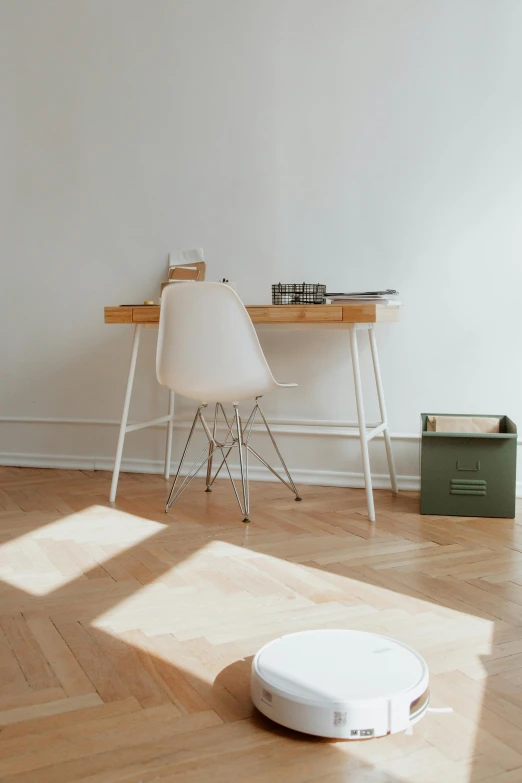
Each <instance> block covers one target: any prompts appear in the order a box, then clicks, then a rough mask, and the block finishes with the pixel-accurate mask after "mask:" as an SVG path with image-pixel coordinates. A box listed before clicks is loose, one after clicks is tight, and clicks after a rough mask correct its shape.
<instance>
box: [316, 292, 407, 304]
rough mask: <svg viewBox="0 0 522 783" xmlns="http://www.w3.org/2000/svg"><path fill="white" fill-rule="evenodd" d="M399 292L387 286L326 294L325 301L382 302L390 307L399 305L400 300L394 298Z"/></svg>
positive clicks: (336, 302) (346, 302)
mask: <svg viewBox="0 0 522 783" xmlns="http://www.w3.org/2000/svg"><path fill="white" fill-rule="evenodd" d="M398 293H399V292H398V291H395V289H393V288H387V289H386V290H385V291H363V292H358V293H347V294H342V293H341V294H339V293H335V294H326V298H327V301H329V302H331V303H335V304H342V303H344V304H350V303H353V304H382V305H387V306H392V307H399V306H400V304H401V303H400V302H399V301H398V300H397V299H395V297H396V296H397V294H398Z"/></svg>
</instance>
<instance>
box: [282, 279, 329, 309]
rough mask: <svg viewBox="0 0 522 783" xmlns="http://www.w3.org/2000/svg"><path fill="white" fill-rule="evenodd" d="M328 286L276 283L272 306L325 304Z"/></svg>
mask: <svg viewBox="0 0 522 783" xmlns="http://www.w3.org/2000/svg"><path fill="white" fill-rule="evenodd" d="M325 302H326V286H325V285H319V283H276V284H275V285H273V286H272V304H275V305H285V304H325Z"/></svg>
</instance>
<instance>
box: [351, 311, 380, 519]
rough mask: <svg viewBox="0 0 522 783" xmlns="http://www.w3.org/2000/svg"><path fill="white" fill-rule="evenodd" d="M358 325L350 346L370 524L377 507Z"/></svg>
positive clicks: (353, 325) (354, 326)
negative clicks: (365, 412) (365, 408)
mask: <svg viewBox="0 0 522 783" xmlns="http://www.w3.org/2000/svg"><path fill="white" fill-rule="evenodd" d="M356 329H357V324H352V325H351V326H350V346H351V349H352V367H353V380H354V385H355V401H356V403H357V418H358V421H359V439H360V441H361V454H362V463H363V472H364V485H365V487H366V503H367V505H368V516H369V518H370V522H375V506H374V504H373V492H372V474H371V471H370V454H369V451H368V435H367V432H366V419H365V416H364V401H363V393H362V385H361V367H360V364H359V349H358V347H357V331H356Z"/></svg>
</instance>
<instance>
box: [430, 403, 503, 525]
mask: <svg viewBox="0 0 522 783" xmlns="http://www.w3.org/2000/svg"><path fill="white" fill-rule="evenodd" d="M441 415H443V416H447V415H452V414H440V413H423V414H422V447H421V505H420V512H421V514H436V515H442V516H459V517H504V518H506V517H508V518H513V517H514V516H515V486H516V465H517V428H516V425H515V424H514V423H513V422H512V421H511V419H508V417H507V416H493V417H491V418H496V419H499V430H500V431H499V432H498V433H494V434H485V433H469V434H468V433H461V432H428V416H441ZM454 415H459V416H461V415H462V414H454ZM470 415H471V414H470ZM475 415H476V414H475Z"/></svg>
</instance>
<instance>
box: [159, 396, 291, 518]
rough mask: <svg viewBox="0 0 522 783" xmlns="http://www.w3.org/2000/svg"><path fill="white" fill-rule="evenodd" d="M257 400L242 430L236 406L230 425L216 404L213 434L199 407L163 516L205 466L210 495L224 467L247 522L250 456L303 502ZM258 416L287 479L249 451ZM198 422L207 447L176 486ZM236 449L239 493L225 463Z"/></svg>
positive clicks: (223, 411)
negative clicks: (222, 429) (221, 422)
mask: <svg viewBox="0 0 522 783" xmlns="http://www.w3.org/2000/svg"><path fill="white" fill-rule="evenodd" d="M259 399H260V398H259V397H256V401H255V405H254V408H253V410H252V413H251V414H250V416H249V417H248V420H247V422H246V424H245V425H244V426H243V423H242V421H241V417H240V415H239V409H238V406H237V405H234V416H233V418H232V420H231V421H229V419H228V417H227V414H226V412H225V409H224V408H223V405H222V404H221V403H220V402H218V403H216V406H215V409H214V420H213V423H212V430H211V429H210V427H209V425H208V424H207V422H206V420H205V417H204V416H203V413H202V411H203V410H204V409H205V408H206V407H207V405H206V404H203V405H200V406H199V408H198V409H197V411H196V415H195V416H194V421H193V422H192V426H191V428H190V432H189V436H188V438H187V442H186V444H185V448H184V449H183V454H182V455H181V460H180V462H179V465H178V469H177V471H176V475H175V477H174V481H173V483H172V488H171V490H170V493H169V497H168V500H167V504H166V506H165V513H167V511H168V510H169V508H170V507H171V506H172V504H173V503H174V502H175V501H176V500H177V499H178V498H179V496H180V495H181V494H182V493H183V492H184V491H185V490H186V488H187V487H188V485H189V484H190V483H191V482H192V481H193V479H194V478H195V477H196V476H197V474H198V473H199V471H200V470H201V468H202V467H203V466H204V465H205V464H206V466H207V472H206V489H205V492H212V485H213V484H214V482H215V480H216V479H217V477H218V476H219V474H220V473H221V470H222V468H223V466H225V468H226V470H227V473H228V475H229V478H230V481H231V483H232V488H233V490H234V494H235V496H236V500H237V502H238V505H239V508H240V510H241V513H242V514H243V517H244V518H243V522H250V518H249V513H250V492H249V485H248V456H249V454H251V455H252V456H253V457H255V458H256V459H257V460H259V462H261V464H262V465H264V466H265V467H266V468H268V470H269V471H270V472H271V473H273V474H274V476H275V477H276V478H277V479H279V481H280V482H281V483H282V484H284V485H285V487H288V489H289V490H290V491H291V492H293V493H294V495H295V499H296V500H301V499H302V498H301V497H300V495H299V492H298V491H297V487H296V486H295V484H294V481H293V479H292V477H291V475H290V472H289V470H288V468H287V466H286V463H285V461H284V459H283V457H282V455H281V452H280V451H279V448H278V446H277V443H276V441H275V438H274V436H273V434H272V431H271V429H270V427H269V426H268V422H267V420H266V418H265V415H264V413H263V411H262V410H261V407H260V405H259ZM220 412H221V413H222V415H223V418H224V421H225V427H226V430H227V431H226V435H225V437H224V439H222V440H219V439H218V437H217V429H218V416H219V413H220ZM258 413H259V415H260V416H261V419H262V421H263V424H264V425H265V428H266V430H267V432H268V435H269V436H270V440H271V441H272V444H273V446H274V449H275V451H276V453H277V456H278V457H279V459H280V461H281V465H282V466H283V470H284V472H285V475H286V479H284V478H283V477H282V476H281V475H280V474H279V473H278V471H277V470H275V469H274V468H273V467H272V466H271V465H269V464H268V462H266V460H264V459H263V457H261V456H260V454H258V453H257V451H255V449H253V448H252V446H251V445H250V436H251V435H252V429H253V427H254V423H255V420H256V418H257V415H258ZM198 422H200V424H201V425H202V427H203V430H204V432H205V435H206V436H207V440H208V444H206V445H205V446H204V447H203V449H202V451H201V452H200V453H199V455H198V457H197V459H196V461H195V462H194V463H193V465H192V467H191V468H190V470H189V471H188V473H187V474H186V476H185V477H184V479H183V481H182V482H181V483H180V485H179V486H178V479H179V477H180V473H181V469H182V467H183V464H184V462H185V457H186V456H187V451H188V447H189V445H190V442H191V440H192V436H193V435H194V431H195V429H196V425H197V423H198ZM234 448H237V449H238V452H239V469H240V475H241V487H240V491H239V492H238V489H237V487H236V483H235V481H234V479H233V478H232V472H231V470H230V465H229V462H228V458H229V455H230V453H231V451H232V449H234ZM216 452H219V454H220V456H221V462H220V465H219V467H218V468H217V470H216V471H215V473H214V475H212V466H213V463H214V455H215V454H216Z"/></svg>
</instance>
